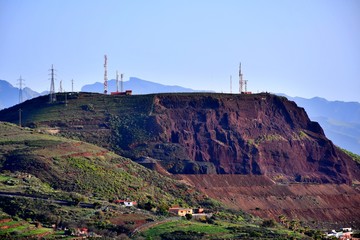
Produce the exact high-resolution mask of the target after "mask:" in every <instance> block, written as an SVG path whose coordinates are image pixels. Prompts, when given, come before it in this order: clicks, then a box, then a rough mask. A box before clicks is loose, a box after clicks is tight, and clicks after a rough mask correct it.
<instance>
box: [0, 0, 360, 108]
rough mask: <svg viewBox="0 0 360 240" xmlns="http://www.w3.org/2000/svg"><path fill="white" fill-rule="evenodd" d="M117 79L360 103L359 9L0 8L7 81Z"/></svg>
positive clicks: (206, 0)
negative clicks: (243, 84) (243, 85)
mask: <svg viewBox="0 0 360 240" xmlns="http://www.w3.org/2000/svg"><path fill="white" fill-rule="evenodd" d="M104 54H107V58H108V78H109V79H114V78H115V77H116V70H118V71H119V72H120V73H124V76H125V79H124V80H127V79H128V78H129V77H138V78H141V79H144V80H148V81H152V82H157V83H161V84H166V85H179V86H183V87H188V88H192V89H197V90H211V91H216V92H230V76H232V92H233V93H235V92H238V91H239V83H238V66H239V63H240V62H241V63H242V72H243V74H244V78H245V79H246V80H248V90H249V91H252V92H255V93H256V92H261V91H267V92H273V93H285V94H287V95H289V96H293V97H295V96H299V97H305V98H311V97H315V96H319V97H324V98H326V99H328V100H342V101H357V102H360V1H359V0H271V1H270V0H171V1H169V0H151V1H146V0H93V1H88V0H74V1H66V0H0V79H3V80H6V81H8V82H10V83H11V84H13V85H15V86H16V83H17V79H19V77H20V75H21V76H22V78H23V79H25V85H26V86H27V87H30V88H31V89H33V90H35V91H38V92H41V91H45V90H49V89H50V80H49V73H50V72H49V69H50V68H51V65H52V64H53V65H54V68H55V69H56V83H55V88H56V89H58V88H59V81H60V80H62V82H63V88H64V89H65V90H67V91H70V90H71V79H74V90H75V91H79V90H80V89H81V87H82V86H83V85H85V84H92V83H94V82H103V79H104Z"/></svg>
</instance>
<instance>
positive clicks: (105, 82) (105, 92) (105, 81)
mask: <svg viewBox="0 0 360 240" xmlns="http://www.w3.org/2000/svg"><path fill="white" fill-rule="evenodd" d="M104 58H105V63H104V94H107V91H108V84H107V80H108V78H107V56H106V54H105V55H104Z"/></svg>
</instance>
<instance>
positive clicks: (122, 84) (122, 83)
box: [120, 73, 124, 92]
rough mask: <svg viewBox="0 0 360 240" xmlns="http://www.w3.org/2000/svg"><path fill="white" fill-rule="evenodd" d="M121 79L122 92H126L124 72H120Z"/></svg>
mask: <svg viewBox="0 0 360 240" xmlns="http://www.w3.org/2000/svg"><path fill="white" fill-rule="evenodd" d="M120 79H121V85H120V90H121V92H124V81H123V79H124V74H123V73H122V74H120Z"/></svg>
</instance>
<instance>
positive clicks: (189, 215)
mask: <svg viewBox="0 0 360 240" xmlns="http://www.w3.org/2000/svg"><path fill="white" fill-rule="evenodd" d="M185 218H186V219H187V220H189V221H190V220H191V219H192V214H189V213H187V214H186V215H185Z"/></svg>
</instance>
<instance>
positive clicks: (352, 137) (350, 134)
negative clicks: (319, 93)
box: [0, 77, 360, 155]
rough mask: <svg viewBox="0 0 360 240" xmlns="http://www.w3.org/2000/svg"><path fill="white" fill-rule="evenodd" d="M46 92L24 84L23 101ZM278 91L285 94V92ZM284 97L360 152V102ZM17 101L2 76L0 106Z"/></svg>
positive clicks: (144, 85) (144, 88)
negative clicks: (36, 90)
mask: <svg viewBox="0 0 360 240" xmlns="http://www.w3.org/2000/svg"><path fill="white" fill-rule="evenodd" d="M103 89H104V87H103V84H102V83H100V82H97V83H94V84H88V85H84V86H83V87H82V88H81V91H83V92H97V93H102V92H103ZM123 89H124V90H128V89H131V90H132V91H133V94H150V93H164V92H195V90H193V89H190V88H183V87H180V86H167V85H163V84H159V83H154V82H150V81H145V80H142V79H139V78H134V77H131V78H130V80H129V81H125V82H124V85H123ZM108 91H109V93H110V92H114V91H116V80H114V79H112V80H109V81H108ZM119 91H120V86H119ZM47 93H48V92H42V93H38V92H35V91H33V90H31V89H30V88H24V89H23V101H25V100H28V99H31V98H34V97H37V96H40V95H44V94H47ZM279 95H283V96H286V95H285V94H279ZM286 97H287V98H288V99H289V100H292V101H294V102H296V103H297V105H298V106H300V107H303V108H305V110H306V112H307V114H308V115H309V117H310V119H311V120H313V121H317V122H319V123H320V125H321V126H322V128H323V129H324V131H325V134H326V136H327V137H328V138H329V139H331V140H332V141H333V142H334V143H335V144H336V145H338V146H340V147H342V148H345V149H347V150H349V151H351V152H354V153H356V154H359V155H360V103H358V102H341V101H327V100H326V99H323V98H319V97H315V98H311V99H305V98H301V97H289V96H286ZM18 103H19V89H18V88H16V87H13V86H12V85H11V84H10V83H8V82H7V81H5V80H0V110H1V109H3V108H8V107H11V106H13V105H16V104H18Z"/></svg>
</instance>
